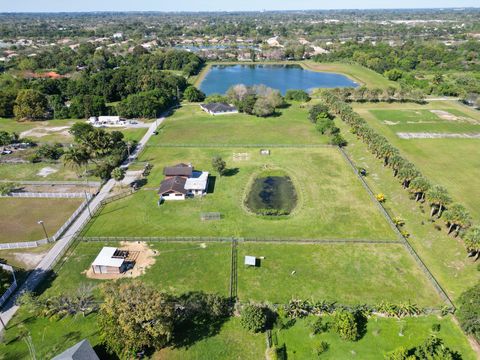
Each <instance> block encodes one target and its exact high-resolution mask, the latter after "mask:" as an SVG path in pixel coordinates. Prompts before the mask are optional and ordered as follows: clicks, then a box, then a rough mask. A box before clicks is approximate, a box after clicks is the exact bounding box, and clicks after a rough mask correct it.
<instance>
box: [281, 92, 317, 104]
mask: <svg viewBox="0 0 480 360" xmlns="http://www.w3.org/2000/svg"><path fill="white" fill-rule="evenodd" d="M310 99H311V98H310V95H308V93H307V92H306V91H304V90H287V92H286V93H285V100H290V101H292V100H293V101H302V102H307V101H310Z"/></svg>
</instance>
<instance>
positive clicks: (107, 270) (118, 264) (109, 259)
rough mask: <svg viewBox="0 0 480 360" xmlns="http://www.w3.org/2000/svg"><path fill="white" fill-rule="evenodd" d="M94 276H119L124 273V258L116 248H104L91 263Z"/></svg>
mask: <svg viewBox="0 0 480 360" xmlns="http://www.w3.org/2000/svg"><path fill="white" fill-rule="evenodd" d="M92 270H93V272H94V273H95V274H120V273H122V272H124V271H125V257H124V256H123V254H122V255H120V254H118V252H117V248H114V247H109V246H105V247H103V248H102V250H101V251H100V253H99V254H98V255H97V257H96V258H95V260H94V261H93V263H92Z"/></svg>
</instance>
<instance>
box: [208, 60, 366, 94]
mask: <svg viewBox="0 0 480 360" xmlns="http://www.w3.org/2000/svg"><path fill="white" fill-rule="evenodd" d="M237 84H245V85H247V86H252V85H260V84H263V85H266V86H268V87H271V88H274V89H278V90H280V92H281V93H282V94H283V95H285V92H286V91H287V90H289V89H296V90H305V91H311V90H313V89H315V88H338V87H357V86H358V84H357V83H356V82H354V81H353V80H351V79H349V78H348V77H346V76H345V75H341V74H335V73H328V72H316V71H310V70H306V69H304V68H302V67H301V66H299V65H260V64H259V65H213V66H212V67H211V68H210V70H209V71H208V73H207V75H206V76H205V79H203V81H202V82H201V84H200V89H201V90H202V91H203V92H204V93H205V94H207V95H211V94H214V93H219V94H224V93H226V92H227V90H228V89H229V88H230V87H231V86H233V85H237Z"/></svg>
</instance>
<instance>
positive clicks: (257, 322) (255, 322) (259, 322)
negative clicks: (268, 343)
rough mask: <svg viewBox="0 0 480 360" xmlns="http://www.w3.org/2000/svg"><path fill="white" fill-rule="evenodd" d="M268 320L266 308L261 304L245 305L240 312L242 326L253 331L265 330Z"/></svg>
mask: <svg viewBox="0 0 480 360" xmlns="http://www.w3.org/2000/svg"><path fill="white" fill-rule="evenodd" d="M267 321H268V317H267V312H266V309H265V308H264V307H263V306H260V305H254V304H248V305H245V306H244V307H243V309H242V311H241V314H240V323H241V324H242V326H243V327H244V328H245V329H247V330H248V331H251V332H253V333H258V332H261V331H264V330H265V329H266V326H267Z"/></svg>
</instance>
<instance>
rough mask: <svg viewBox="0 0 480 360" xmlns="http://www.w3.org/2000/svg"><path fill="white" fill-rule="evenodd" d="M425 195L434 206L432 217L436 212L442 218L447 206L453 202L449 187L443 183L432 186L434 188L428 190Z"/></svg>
mask: <svg viewBox="0 0 480 360" xmlns="http://www.w3.org/2000/svg"><path fill="white" fill-rule="evenodd" d="M425 196H426V198H427V200H428V202H429V203H430V206H431V207H432V210H431V212H430V217H432V216H433V215H434V214H435V212H436V213H437V217H438V218H440V217H441V216H442V212H443V210H444V209H445V207H446V206H447V205H448V204H450V203H451V202H452V199H451V197H450V195H449V194H448V191H447V189H445V188H444V187H443V186H441V185H434V186H432V188H431V189H430V190H428V191H427V193H426V195H425Z"/></svg>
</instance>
